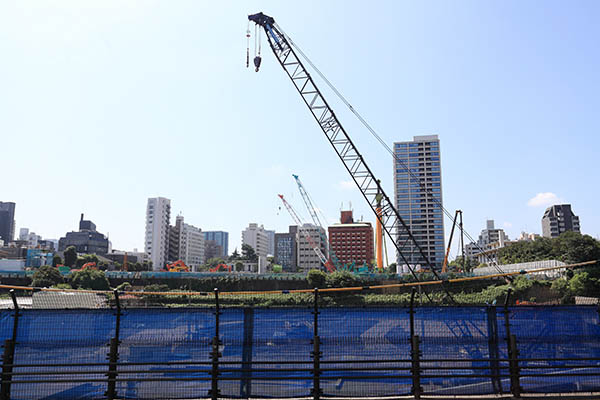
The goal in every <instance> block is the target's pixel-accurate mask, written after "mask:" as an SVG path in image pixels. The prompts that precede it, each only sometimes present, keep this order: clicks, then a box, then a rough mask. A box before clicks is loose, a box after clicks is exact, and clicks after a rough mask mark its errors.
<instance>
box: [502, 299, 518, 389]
mask: <svg viewBox="0 0 600 400" xmlns="http://www.w3.org/2000/svg"><path fill="white" fill-rule="evenodd" d="M511 292H512V289H508V292H506V299H505V300H504V329H505V331H506V351H507V353H508V370H509V374H510V392H511V393H512V395H513V396H514V397H517V398H518V397H520V396H521V386H520V385H519V360H518V356H519V352H518V350H517V338H516V336H515V335H513V334H511V332H510V311H509V310H508V303H509V300H510V294H511Z"/></svg>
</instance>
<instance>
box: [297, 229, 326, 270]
mask: <svg viewBox="0 0 600 400" xmlns="http://www.w3.org/2000/svg"><path fill="white" fill-rule="evenodd" d="M297 235H298V236H297V243H298V251H297V253H296V254H297V255H298V263H297V265H298V270H299V271H303V272H305V271H310V270H311V269H319V270H320V269H322V265H323V264H322V263H321V260H320V259H319V256H318V255H317V253H315V249H314V247H313V243H314V244H316V245H317V246H319V247H320V249H321V251H322V252H323V254H324V255H325V257H328V254H327V233H326V232H325V229H323V228H321V227H319V226H316V225H313V224H304V225H302V228H300V227H299V228H298V233H297ZM309 235H310V238H311V240H312V242H313V243H311V241H309V240H308V236H309Z"/></svg>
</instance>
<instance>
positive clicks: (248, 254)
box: [242, 244, 258, 262]
mask: <svg viewBox="0 0 600 400" xmlns="http://www.w3.org/2000/svg"><path fill="white" fill-rule="evenodd" d="M242 258H243V259H244V260H246V261H250V262H257V261H258V256H257V255H256V252H255V251H254V248H253V247H252V246H250V245H249V244H243V245H242Z"/></svg>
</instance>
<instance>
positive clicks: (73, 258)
mask: <svg viewBox="0 0 600 400" xmlns="http://www.w3.org/2000/svg"><path fill="white" fill-rule="evenodd" d="M76 262H77V250H75V246H69V247H67V248H66V250H65V265H66V266H67V267H73V265H75V263H76Z"/></svg>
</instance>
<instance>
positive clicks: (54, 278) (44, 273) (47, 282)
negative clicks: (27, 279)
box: [31, 265, 64, 287]
mask: <svg viewBox="0 0 600 400" xmlns="http://www.w3.org/2000/svg"><path fill="white" fill-rule="evenodd" d="M63 281H64V280H63V276H62V275H61V273H60V272H58V269H56V268H54V267H51V266H49V265H42V266H41V267H39V268H38V270H37V271H35V273H34V274H33V280H32V282H31V286H33V287H50V286H54V285H57V284H59V283H62V282H63Z"/></svg>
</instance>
